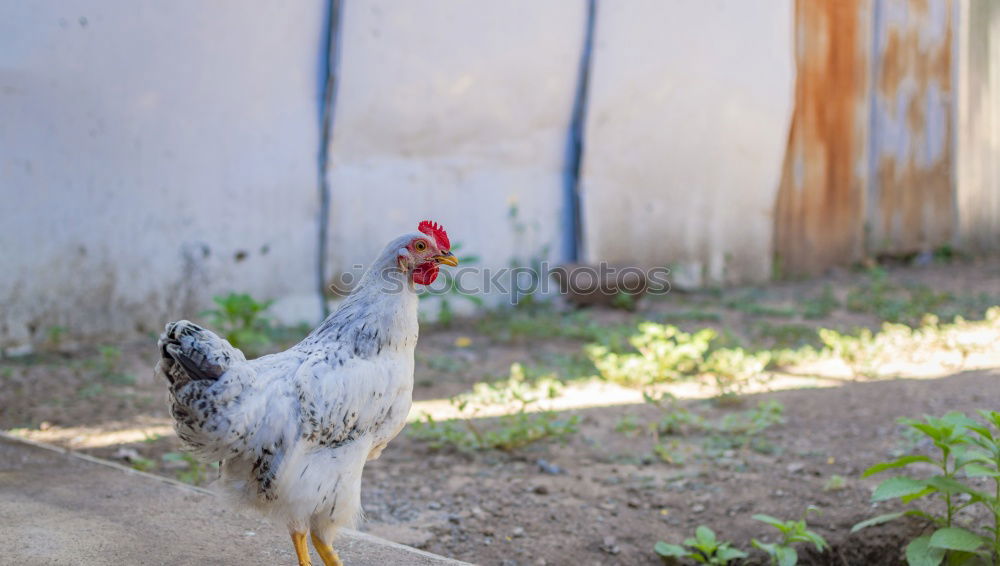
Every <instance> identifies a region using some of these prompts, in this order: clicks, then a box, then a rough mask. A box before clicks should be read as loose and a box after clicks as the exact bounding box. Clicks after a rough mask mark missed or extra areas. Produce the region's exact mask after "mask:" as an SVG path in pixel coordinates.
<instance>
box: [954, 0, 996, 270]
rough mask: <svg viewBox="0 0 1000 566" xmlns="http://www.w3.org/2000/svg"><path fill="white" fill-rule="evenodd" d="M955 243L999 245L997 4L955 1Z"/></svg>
mask: <svg viewBox="0 0 1000 566" xmlns="http://www.w3.org/2000/svg"><path fill="white" fill-rule="evenodd" d="M958 11H959V25H958V44H959V45H958V67H959V72H958V88H957V91H958V96H957V99H958V102H957V106H958V132H957V136H956V138H957V146H958V147H957V157H958V159H957V161H958V163H957V167H956V169H957V193H958V198H957V205H958V243H959V245H960V246H962V247H963V248H965V249H967V250H970V251H996V249H997V247H998V245H1000V237H998V234H1000V4H998V3H997V2H995V1H994V2H990V1H988V0H963V1H962V2H960V3H959V5H958Z"/></svg>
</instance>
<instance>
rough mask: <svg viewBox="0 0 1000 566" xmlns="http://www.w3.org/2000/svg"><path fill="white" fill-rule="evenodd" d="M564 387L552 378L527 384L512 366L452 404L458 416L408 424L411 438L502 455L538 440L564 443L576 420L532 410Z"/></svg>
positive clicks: (521, 372) (437, 445)
mask: <svg viewBox="0 0 1000 566" xmlns="http://www.w3.org/2000/svg"><path fill="white" fill-rule="evenodd" d="M561 387H562V384H561V383H560V382H559V381H558V380H556V379H554V378H551V377H550V378H542V379H539V380H537V381H536V382H535V383H529V382H528V381H527V379H526V378H525V373H524V367H523V366H521V365H520V364H514V365H513V366H511V374H510V378H509V379H507V380H506V381H503V382H499V383H477V384H476V385H475V387H474V388H473V390H472V391H471V392H470V393H466V394H464V395H459V396H457V397H453V398H452V399H451V400H450V401H451V404H452V406H454V407H455V408H456V409H457V410H458V411H459V412H460V413H461V414H462V416H461V417H460V418H457V419H452V420H447V421H437V420H435V419H434V418H433V417H431V416H430V415H427V416H425V417H424V418H423V419H421V420H418V421H416V422H414V423H412V424H411V425H410V427H409V428H408V430H409V433H410V434H411V435H413V436H414V437H415V438H418V439H421V440H424V441H426V442H428V444H429V445H430V447H431V448H434V449H441V448H445V447H452V448H456V449H458V450H460V451H482V450H501V451H504V452H513V451H515V450H518V449H520V448H522V447H524V446H527V445H529V444H533V443H535V442H538V441H540V440H544V439H550V440H564V439H566V438H568V437H569V436H571V435H573V434H575V433H576V431H577V424H578V422H579V418H578V417H577V416H575V415H573V416H570V417H568V418H564V417H562V416H560V415H559V414H558V413H557V412H555V411H553V410H540V411H535V410H534V409H535V407H536V406H538V405H539V404H540V403H541V402H543V401H545V400H547V399H554V398H555V397H557V396H558V394H559V390H560V389H561ZM497 406H499V407H503V408H504V410H505V411H506V413H505V414H503V415H501V416H499V417H496V418H495V419H492V420H486V419H483V418H481V417H480V414H481V413H483V412H484V411H485V410H487V409H489V408H492V407H497Z"/></svg>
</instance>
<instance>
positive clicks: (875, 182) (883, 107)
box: [867, 0, 955, 255]
mask: <svg viewBox="0 0 1000 566" xmlns="http://www.w3.org/2000/svg"><path fill="white" fill-rule="evenodd" d="M874 7H875V17H874V28H873V33H874V37H873V40H874V50H875V53H874V58H873V60H874V62H875V67H874V70H873V71H874V72H873V81H872V83H873V84H872V103H871V132H872V138H871V141H870V145H869V147H870V150H871V155H870V157H869V163H870V166H871V167H872V171H871V180H870V183H869V198H868V203H867V208H868V214H867V217H868V218H867V219H868V241H867V248H868V250H867V251H868V253H869V254H872V255H878V254H906V253H912V252H917V251H928V250H930V249H933V248H934V247H936V246H939V245H941V244H944V243H948V242H950V241H951V238H952V236H953V230H954V225H955V222H954V219H955V206H954V202H955V198H954V188H953V187H954V183H953V182H952V179H953V171H954V141H953V140H954V134H953V121H954V119H953V116H954V114H953V101H952V50H953V41H952V38H953V20H954V17H953V13H954V8H955V6H954V3H953V2H952V0H875V4H874Z"/></svg>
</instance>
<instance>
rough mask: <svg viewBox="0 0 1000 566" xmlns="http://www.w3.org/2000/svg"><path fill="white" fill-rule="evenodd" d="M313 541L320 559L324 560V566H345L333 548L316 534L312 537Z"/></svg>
mask: <svg viewBox="0 0 1000 566" xmlns="http://www.w3.org/2000/svg"><path fill="white" fill-rule="evenodd" d="M312 539H313V547H315V548H316V552H318V553H319V557H320V558H322V559H323V566H344V563H343V562H341V561H340V557H339V556H337V552H336V551H335V550H333V547H332V546H330V545H329V544H326V543H325V542H323V541H321V540H320V539H319V537H318V536H316V535H315V534H313V535H312Z"/></svg>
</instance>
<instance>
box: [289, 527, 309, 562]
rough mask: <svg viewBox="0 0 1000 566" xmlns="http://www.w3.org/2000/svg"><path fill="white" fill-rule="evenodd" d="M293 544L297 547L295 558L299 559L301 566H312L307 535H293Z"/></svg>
mask: <svg viewBox="0 0 1000 566" xmlns="http://www.w3.org/2000/svg"><path fill="white" fill-rule="evenodd" d="M292 544H293V545H295V556H297V557H298V559H299V566H312V560H310V559H309V545H308V544H306V534H305V533H292Z"/></svg>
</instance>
